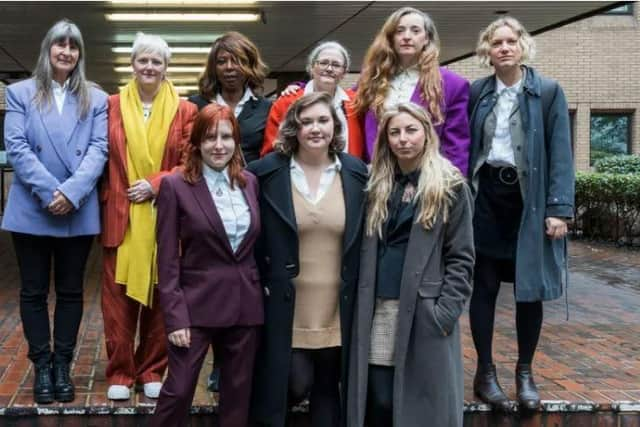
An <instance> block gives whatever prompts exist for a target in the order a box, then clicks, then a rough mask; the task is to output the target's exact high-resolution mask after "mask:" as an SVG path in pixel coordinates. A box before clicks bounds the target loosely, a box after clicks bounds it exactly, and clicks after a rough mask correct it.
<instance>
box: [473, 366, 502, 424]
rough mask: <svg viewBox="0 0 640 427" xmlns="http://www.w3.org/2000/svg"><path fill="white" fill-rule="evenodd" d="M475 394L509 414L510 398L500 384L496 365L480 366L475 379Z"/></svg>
mask: <svg viewBox="0 0 640 427" xmlns="http://www.w3.org/2000/svg"><path fill="white" fill-rule="evenodd" d="M473 392H474V393H475V395H476V396H477V397H478V398H479V399H480V400H482V401H483V402H484V403H488V404H490V405H491V406H492V407H493V408H494V409H496V410H498V411H502V412H508V411H509V410H510V409H511V404H510V402H509V398H508V397H507V395H506V394H505V393H504V391H502V387H500V383H498V376H497V375H496V365H494V364H483V365H480V364H478V367H477V369H476V376H475V377H474V378H473Z"/></svg>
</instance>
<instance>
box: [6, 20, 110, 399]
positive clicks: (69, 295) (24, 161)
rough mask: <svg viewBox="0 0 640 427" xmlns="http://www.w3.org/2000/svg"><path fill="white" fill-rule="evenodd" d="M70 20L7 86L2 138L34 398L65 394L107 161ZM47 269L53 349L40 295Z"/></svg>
mask: <svg viewBox="0 0 640 427" xmlns="http://www.w3.org/2000/svg"><path fill="white" fill-rule="evenodd" d="M84 57H85V49H84V42H83V40H82V35H81V34H80V30H79V29H78V27H77V26H76V25H75V24H73V23H72V22H70V21H67V20H62V21H59V22H57V23H56V24H55V25H54V26H53V27H51V29H49V31H48V32H47V34H46V36H45V38H44V40H43V41H42V45H41V48H40V56H39V58H38V63H37V65H36V68H35V70H34V72H33V77H32V78H30V79H28V80H24V81H21V82H19V83H15V84H12V85H10V86H8V87H7V91H6V99H7V110H6V115H5V124H4V141H5V144H6V147H7V155H8V159H9V162H10V163H11V165H12V166H13V169H14V171H15V176H14V180H13V182H12V184H11V189H10V190H9V198H8V200H7V207H6V209H5V214H4V218H3V220H2V228H3V229H4V230H8V231H11V232H12V238H13V245H14V249H15V252H16V257H17V258H18V266H19V268H20V281H21V288H20V316H21V318H22V324H23V329H24V334H25V337H26V339H27V342H28V343H29V359H30V360H31V361H32V362H33V364H34V367H35V376H34V377H35V383H34V387H33V396H34V400H35V401H36V402H37V403H51V402H53V400H54V399H55V400H58V401H60V402H69V401H71V400H73V399H74V387H73V383H72V382H71V379H70V378H69V364H70V363H71V360H72V358H73V351H74V348H75V345H76V336H77V334H78V328H79V326H80V320H81V318H82V281H83V277H84V268H85V263H86V260H87V256H88V255H89V250H90V249H91V242H92V240H93V236H94V235H96V234H98V233H99V232H100V217H99V211H98V196H97V192H96V182H97V180H98V177H99V176H100V174H101V173H102V169H103V166H104V163H105V161H106V159H107V104H106V102H107V95H106V94H105V93H104V92H102V91H101V90H99V89H97V88H96V87H95V86H94V85H93V84H92V83H90V82H88V81H87V80H86V78H85V75H84ZM52 260H53V268H54V272H55V273H54V274H55V276H54V277H55V280H54V283H55V290H56V307H55V313H54V324H53V335H54V346H53V351H52V350H51V337H50V334H49V330H50V329H49V315H48V310H47V294H48V291H49V272H50V269H51V261H52Z"/></svg>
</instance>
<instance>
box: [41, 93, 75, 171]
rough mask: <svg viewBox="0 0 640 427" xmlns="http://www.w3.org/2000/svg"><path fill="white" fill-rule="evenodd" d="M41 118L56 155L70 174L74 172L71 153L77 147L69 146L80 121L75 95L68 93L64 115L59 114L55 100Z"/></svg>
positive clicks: (65, 99)
mask: <svg viewBox="0 0 640 427" xmlns="http://www.w3.org/2000/svg"><path fill="white" fill-rule="evenodd" d="M40 118H41V119H42V125H43V126H44V128H45V130H46V131H47V135H48V136H49V140H50V141H51V145H52V146H53V149H54V150H55V152H56V154H57V155H58V157H59V158H60V160H61V161H62V163H63V164H64V165H65V167H66V168H67V169H68V170H69V172H73V165H72V164H71V161H70V159H71V158H72V157H71V155H70V153H71V152H72V151H73V150H74V149H75V146H74V147H69V146H68V145H69V143H70V139H71V136H72V135H73V133H74V131H75V129H76V127H77V126H78V121H79V117H78V106H77V100H76V97H75V95H74V94H72V93H71V92H70V91H67V94H66V96H65V98H64V105H63V106H62V114H60V113H58V109H57V107H56V105H55V100H52V103H51V105H49V106H48V107H47V108H46V111H41V112H40Z"/></svg>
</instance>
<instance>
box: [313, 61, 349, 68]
mask: <svg viewBox="0 0 640 427" xmlns="http://www.w3.org/2000/svg"><path fill="white" fill-rule="evenodd" d="M316 65H317V66H318V67H320V68H322V69H323V70H327V69H329V67H331V68H333V69H334V70H340V69H342V68H344V65H342V64H341V63H339V62H331V61H326V60H322V61H316Z"/></svg>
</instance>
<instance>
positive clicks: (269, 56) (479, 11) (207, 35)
mask: <svg viewBox="0 0 640 427" xmlns="http://www.w3.org/2000/svg"><path fill="white" fill-rule="evenodd" d="M614 4H616V2H602V1H601V2H591V1H575V2H574V1H571V2H561V1H549V2H526V1H524V2H481V1H478V2H375V1H371V2H357V1H346V2H325V1H309V2H302V1H294V2H263V1H257V2H250V1H236V2H233V1H231V2H229V1H225V0H217V1H216V0H213V1H210V2H208V3H204V2H203V1H202V0H199V1H198V0H195V1H194V0H192V1H189V0H182V1H180V0H178V1H175V2H173V3H171V4H168V0H159V1H155V2H154V1H144V2H135V1H132V2H131V3H122V2H119V1H116V2H73V3H72V2H2V3H0V79H2V80H3V81H5V82H10V81H13V80H16V79H19V78H22V77H23V76H26V75H28V74H29V73H30V71H31V70H32V68H33V66H34V65H35V62H36V59H37V56H38V50H39V46H40V41H41V40H42V38H43V36H44V34H45V33H46V31H47V29H48V28H49V27H50V26H51V25H52V24H53V23H54V22H55V21H57V20H58V19H61V18H64V17H66V18H69V19H71V20H72V21H74V22H76V23H77V24H78V26H79V27H80V29H81V31H82V32H83V36H84V38H85V44H86V46H87V74H88V76H89V78H90V79H92V80H94V81H96V82H98V83H99V84H100V85H102V86H103V87H104V88H105V89H106V90H107V91H110V92H113V91H115V90H116V87H117V86H118V84H119V80H121V79H122V78H127V77H129V74H126V73H116V72H115V71H114V66H115V65H116V64H117V63H120V64H121V65H127V58H126V56H127V55H126V54H124V55H123V54H116V53H113V52H112V50H111V49H112V47H113V46H116V45H117V46H126V45H129V46H130V44H131V43H130V40H131V37H133V35H134V34H135V33H136V32H137V31H144V32H147V33H153V34H159V35H162V36H165V37H166V38H167V40H168V41H169V45H170V46H177V45H181V46H185V45H189V46H207V45H209V44H210V43H211V42H212V41H213V39H214V38H215V37H216V36H217V35H220V34H222V33H224V32H225V31H228V30H235V31H240V32H242V33H244V34H245V35H247V36H248V37H249V38H251V39H252V40H253V41H254V42H255V43H256V44H257V45H258V47H259V49H260V51H261V52H262V55H263V57H264V60H265V62H266V63H267V64H268V65H269V67H270V69H271V71H272V73H273V74H272V76H277V75H278V74H279V73H282V72H299V71H302V70H304V67H305V60H306V55H307V54H308V52H309V50H310V49H311V48H313V46H314V45H315V44H316V43H318V42H319V41H321V40H336V41H339V42H341V43H342V44H344V45H345V46H346V47H347V48H348V49H349V51H350V52H351V54H352V59H353V60H352V62H353V66H352V71H358V69H359V67H360V64H361V62H362V58H363V56H364V53H365V51H366V49H367V47H368V46H369V44H370V43H371V41H372V39H373V37H374V35H375V33H376V32H377V31H378V29H379V28H380V26H381V25H382V23H383V22H384V20H385V18H386V17H387V16H388V15H389V14H390V13H391V12H393V11H394V10H395V9H397V8H398V7H400V6H405V5H411V6H414V7H417V8H419V9H422V10H425V11H427V12H428V13H429V14H430V15H431V16H432V18H433V19H434V21H435V23H436V25H437V27H438V31H439V33H440V38H441V41H442V54H441V60H442V61H443V62H447V61H451V60H453V59H457V58H460V57H464V56H467V55H469V54H471V52H472V51H473V49H474V46H475V43H476V39H477V36H478V33H479V31H480V30H481V29H482V28H484V26H486V25H487V24H488V23H489V22H490V21H491V20H493V19H494V18H495V17H496V15H497V14H502V13H508V14H510V15H513V16H515V17H517V18H518V19H520V20H521V21H522V22H523V24H524V25H525V27H527V29H528V30H529V31H530V32H533V33H537V32H540V31H544V30H546V29H548V28H552V27H555V26H557V25H561V24H563V23H566V22H571V21H573V20H576V19H579V18H581V17H584V16H587V15H589V14H593V13H595V12H597V11H599V10H602V9H604V8H608V7H611V6H612V5H614ZM129 9H136V10H137V11H143V12H150V11H156V12H161V11H172V12H180V11H181V12H184V11H198V12H214V11H218V10H220V9H226V10H233V11H259V12H261V13H262V17H263V20H262V21H261V22H260V21H259V22H250V23H215V22H160V23H154V22H111V21H107V19H106V18H105V14H106V13H112V12H123V11H127V10H129ZM202 36H204V39H201V40H199V41H194V39H193V38H194V37H202ZM122 40H127V41H126V42H125V41H122ZM181 41H183V42H181ZM205 57H206V54H205V53H200V54H196V55H193V54H192V55H177V54H174V59H173V60H172V65H203V63H204V59H205ZM172 77H173V78H174V79H178V78H181V77H185V78H186V77H187V76H186V75H178V74H174V75H173V76H172ZM193 77H194V75H192V76H191V78H193Z"/></svg>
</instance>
